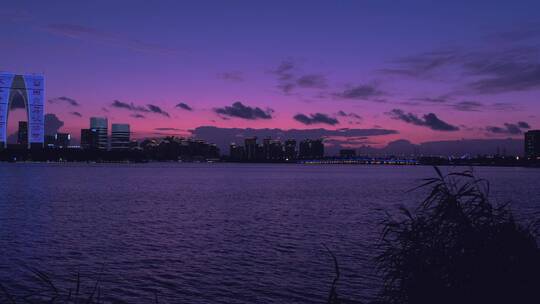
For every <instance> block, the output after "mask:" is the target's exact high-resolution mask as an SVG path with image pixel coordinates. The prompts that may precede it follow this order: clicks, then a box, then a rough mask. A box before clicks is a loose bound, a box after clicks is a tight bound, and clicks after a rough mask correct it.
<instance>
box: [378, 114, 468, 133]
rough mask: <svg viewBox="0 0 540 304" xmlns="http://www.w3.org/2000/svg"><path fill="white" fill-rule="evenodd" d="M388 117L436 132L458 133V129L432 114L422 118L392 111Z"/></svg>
mask: <svg viewBox="0 0 540 304" xmlns="http://www.w3.org/2000/svg"><path fill="white" fill-rule="evenodd" d="M388 114H389V115H390V117H392V118H393V119H396V120H401V121H404V122H406V123H410V124H413V125H416V126H423V127H427V128H430V129H432V130H436V131H458V130H459V128H458V127H456V126H453V125H451V124H449V123H447V122H444V121H442V120H441V119H439V118H438V117H437V115H435V114H434V113H429V114H425V115H424V116H423V117H422V118H420V117H418V116H416V115H415V114H413V113H405V112H404V111H403V110H400V109H393V110H392V111H390V113H388Z"/></svg>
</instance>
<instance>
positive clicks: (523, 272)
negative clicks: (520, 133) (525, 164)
mask: <svg viewBox="0 0 540 304" xmlns="http://www.w3.org/2000/svg"><path fill="white" fill-rule="evenodd" d="M435 170H436V173H437V176H436V177H434V178H429V179H426V180H425V181H424V183H423V184H422V185H421V186H420V187H419V188H423V187H430V188H431V191H430V193H429V195H428V196H427V198H426V199H425V200H424V201H422V202H421V204H420V205H419V207H418V208H417V209H416V210H414V211H413V212H411V211H410V210H408V209H406V208H404V207H401V211H402V212H401V214H402V215H403V217H401V218H400V219H395V218H393V217H390V216H389V217H388V218H387V220H385V222H384V230H383V236H382V242H381V247H382V248H381V249H382V253H381V254H380V255H379V256H378V257H377V266H378V269H379V270H380V271H381V274H382V276H383V280H384V285H383V288H382V291H381V293H380V302H381V303H389V304H390V303H392V304H393V303H402V304H407V303H411V304H413V303H414V304H423V303H442V304H445V303H462V304H464V303H465V304H466V303H475V304H478V303H539V295H540V250H539V247H538V244H537V242H536V233H535V228H536V225H534V224H533V225H529V226H523V225H520V224H519V223H517V222H516V221H515V220H514V217H513V215H512V212H511V211H510V209H509V207H508V206H507V205H501V206H494V205H492V204H491V203H490V202H489V199H488V195H489V183H488V182H487V181H485V180H482V179H477V178H475V176H474V175H473V173H472V171H466V172H462V173H450V174H447V175H443V174H442V172H441V171H440V170H439V169H438V168H435Z"/></svg>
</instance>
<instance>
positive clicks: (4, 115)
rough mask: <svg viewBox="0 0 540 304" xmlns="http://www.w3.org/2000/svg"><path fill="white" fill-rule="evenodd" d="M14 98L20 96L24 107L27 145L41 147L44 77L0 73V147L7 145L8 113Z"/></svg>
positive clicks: (43, 134) (42, 137)
mask: <svg viewBox="0 0 540 304" xmlns="http://www.w3.org/2000/svg"><path fill="white" fill-rule="evenodd" d="M15 98H21V99H22V100H23V102H24V106H25V109H26V115H27V118H28V126H27V138H28V140H27V142H26V143H27V145H28V147H31V146H38V147H43V142H44V139H45V116H44V100H45V78H44V77H43V75H38V74H29V75H16V74H13V73H0V147H4V148H5V147H7V126H8V117H9V115H8V114H9V108H10V106H11V103H12V102H13V100H14V99H15Z"/></svg>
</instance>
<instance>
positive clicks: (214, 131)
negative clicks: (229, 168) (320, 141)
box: [191, 126, 398, 154]
mask: <svg viewBox="0 0 540 304" xmlns="http://www.w3.org/2000/svg"><path fill="white" fill-rule="evenodd" d="M191 133H192V135H193V137H195V138H198V139H204V140H206V141H209V142H213V143H216V144H217V145H218V146H219V148H220V149H221V150H222V151H228V149H229V144H230V143H231V142H236V143H240V144H243V141H244V139H245V138H247V137H253V136H256V137H258V138H266V137H271V138H274V139H279V140H283V141H284V140H286V139H290V138H293V139H296V140H297V141H298V142H299V141H301V140H304V139H315V138H325V139H329V140H333V139H336V138H337V139H339V140H341V142H342V143H343V147H345V143H346V142H347V140H349V139H351V140H358V139H359V138H362V137H365V138H368V137H370V138H371V137H374V136H384V135H391V134H397V133H398V132H397V131H396V130H388V129H382V128H381V129H339V130H327V129H323V128H318V129H290V130H284V129H251V128H246V129H240V128H218V127H213V126H201V127H198V128H196V129H194V130H191ZM340 147H341V145H334V146H332V147H328V149H326V150H327V151H328V154H332V153H337V152H338V151H339V149H340Z"/></svg>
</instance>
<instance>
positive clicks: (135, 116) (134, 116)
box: [131, 113, 146, 119]
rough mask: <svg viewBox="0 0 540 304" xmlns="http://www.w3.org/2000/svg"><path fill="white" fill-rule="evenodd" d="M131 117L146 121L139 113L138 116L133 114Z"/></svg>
mask: <svg viewBox="0 0 540 304" xmlns="http://www.w3.org/2000/svg"><path fill="white" fill-rule="evenodd" d="M131 117H133V118H137V119H144V118H146V117H145V116H144V115H142V114H138V113H136V114H131Z"/></svg>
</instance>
